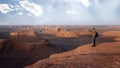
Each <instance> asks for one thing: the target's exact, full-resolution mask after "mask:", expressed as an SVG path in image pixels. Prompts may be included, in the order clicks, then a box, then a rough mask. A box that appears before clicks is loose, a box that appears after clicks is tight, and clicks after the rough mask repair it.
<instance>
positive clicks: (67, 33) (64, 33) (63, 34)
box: [56, 31, 78, 38]
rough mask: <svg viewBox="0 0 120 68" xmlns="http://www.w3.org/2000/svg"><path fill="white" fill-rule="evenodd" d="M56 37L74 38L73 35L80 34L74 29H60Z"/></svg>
mask: <svg viewBox="0 0 120 68" xmlns="http://www.w3.org/2000/svg"><path fill="white" fill-rule="evenodd" d="M56 37H61V38H73V37H78V35H77V33H76V32H74V31H60V32H59V33H57V34H56Z"/></svg>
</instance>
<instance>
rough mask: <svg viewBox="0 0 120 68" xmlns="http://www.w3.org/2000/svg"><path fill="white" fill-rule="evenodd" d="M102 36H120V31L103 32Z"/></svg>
mask: <svg viewBox="0 0 120 68" xmlns="http://www.w3.org/2000/svg"><path fill="white" fill-rule="evenodd" d="M102 35H104V36H120V31H107V32H103V33H102Z"/></svg>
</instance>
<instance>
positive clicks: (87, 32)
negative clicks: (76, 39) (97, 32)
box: [75, 28, 90, 35]
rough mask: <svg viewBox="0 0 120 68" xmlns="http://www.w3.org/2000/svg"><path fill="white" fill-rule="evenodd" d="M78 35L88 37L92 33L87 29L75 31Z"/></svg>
mask: <svg viewBox="0 0 120 68" xmlns="http://www.w3.org/2000/svg"><path fill="white" fill-rule="evenodd" d="M75 32H76V33H77V34H78V35H88V34H89V33H90V32H89V30H88V29H87V28H84V29H83V30H79V31H75Z"/></svg>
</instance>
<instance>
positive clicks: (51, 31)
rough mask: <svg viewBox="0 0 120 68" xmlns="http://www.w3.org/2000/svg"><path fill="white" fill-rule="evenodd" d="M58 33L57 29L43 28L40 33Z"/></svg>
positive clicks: (58, 29)
mask: <svg viewBox="0 0 120 68" xmlns="http://www.w3.org/2000/svg"><path fill="white" fill-rule="evenodd" d="M59 31H60V28H59V27H54V28H52V27H45V28H43V30H42V33H45V34H56V33H58V32H59Z"/></svg>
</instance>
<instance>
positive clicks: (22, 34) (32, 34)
mask: <svg viewBox="0 0 120 68" xmlns="http://www.w3.org/2000/svg"><path fill="white" fill-rule="evenodd" d="M10 37H12V38H19V37H36V34H35V32H34V31H31V30H24V31H15V32H11V33H10Z"/></svg>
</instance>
